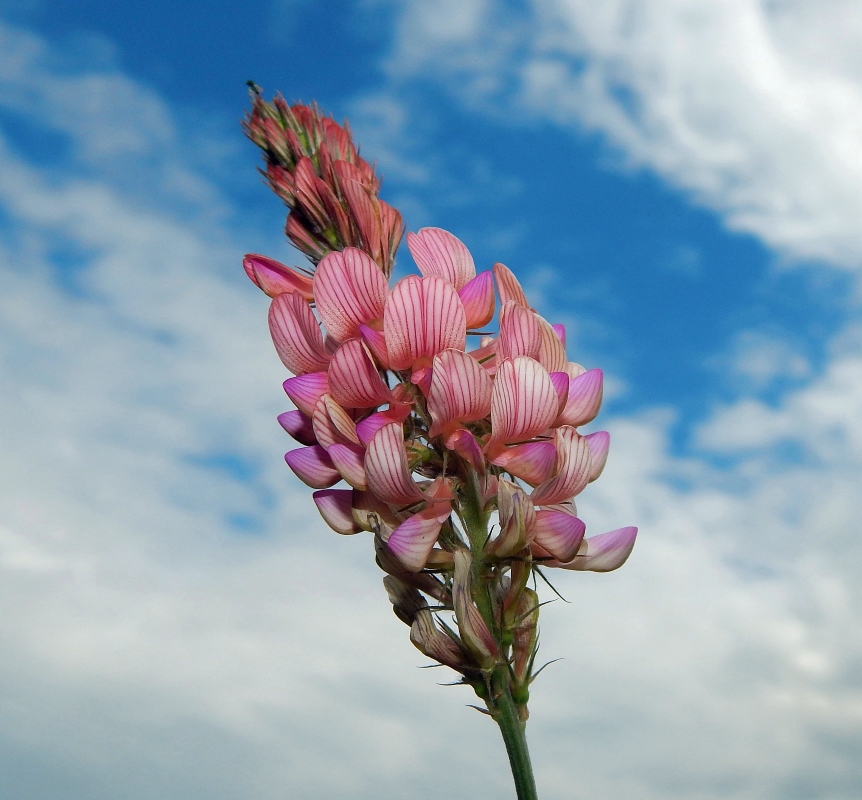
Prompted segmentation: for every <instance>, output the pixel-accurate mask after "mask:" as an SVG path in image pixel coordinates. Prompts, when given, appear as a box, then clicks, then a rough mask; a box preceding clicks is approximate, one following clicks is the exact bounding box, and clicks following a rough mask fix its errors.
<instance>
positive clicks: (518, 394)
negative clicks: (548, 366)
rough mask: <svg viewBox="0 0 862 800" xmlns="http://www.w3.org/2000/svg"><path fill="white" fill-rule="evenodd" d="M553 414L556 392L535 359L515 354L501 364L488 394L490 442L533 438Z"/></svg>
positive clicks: (549, 422)
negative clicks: (489, 397) (515, 355)
mask: <svg viewBox="0 0 862 800" xmlns="http://www.w3.org/2000/svg"><path fill="white" fill-rule="evenodd" d="M556 416H557V393H556V392H555V391H554V384H553V383H551V379H550V377H549V376H548V373H547V371H546V370H545V368H544V367H543V366H542V365H541V364H540V363H539V362H538V361H534V360H533V359H532V358H527V357H526V356H518V357H517V358H515V359H514V360H511V361H504V362H503V363H502V364H500V366H499V367H498V368H497V377H496V379H495V380H494V389H493V392H492V394H491V432H492V441H493V442H498V443H499V442H503V443H507V444H508V443H516V442H523V441H524V440H526V439H532V438H533V437H534V436H536V435H537V434H539V433H541V432H542V431H544V430H547V429H548V428H549V427H550V425H551V423H552V422H553V421H554V419H555V418H556ZM489 444H490V443H489Z"/></svg>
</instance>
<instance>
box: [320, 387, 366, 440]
mask: <svg viewBox="0 0 862 800" xmlns="http://www.w3.org/2000/svg"><path fill="white" fill-rule="evenodd" d="M311 424H312V427H313V429H314V436H315V438H316V439H317V443H318V444H319V445H320V446H321V447H322V448H324V449H325V450H328V449H329V448H330V446H331V445H333V444H359V437H358V436H357V434H356V423H355V422H354V421H353V420H352V419H351V418H350V415H349V414H348V413H347V412H346V411H345V410H344V409H343V408H342V407H341V406H340V405H338V403H336V402H335V400H333V399H332V395H330V394H324V395H321V397H320V399H319V400H318V401H317V405H315V407H314V413H313V414H312V415H311Z"/></svg>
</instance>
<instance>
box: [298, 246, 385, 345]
mask: <svg viewBox="0 0 862 800" xmlns="http://www.w3.org/2000/svg"><path fill="white" fill-rule="evenodd" d="M314 298H315V302H316V305H317V313H318V314H320V318H321V319H322V320H323V324H324V325H325V326H326V330H328V331H329V333H331V334H332V335H333V336H334V337H335V338H336V339H338V340H339V341H342V342H343V341H345V340H346V339H352V338H354V337H356V336H358V335H359V326H360V325H363V324H367V323H368V322H370V321H371V320H373V319H378V318H379V317H380V316H381V315H382V314H383V303H384V301H385V299H386V276H385V275H384V274H383V272H382V270H381V269H380V267H378V266H377V264H375V263H374V261H372V260H371V258H370V257H369V256H368V255H366V254H365V253H363V252H362V251H361V250H358V249H357V248H355V247H346V248H344V250H341V251H338V252H333V253H329V254H328V255H327V256H326V257H325V258H324V259H323V260H322V261H321V262H320V264H318V266H317V271H316V272H315V273H314Z"/></svg>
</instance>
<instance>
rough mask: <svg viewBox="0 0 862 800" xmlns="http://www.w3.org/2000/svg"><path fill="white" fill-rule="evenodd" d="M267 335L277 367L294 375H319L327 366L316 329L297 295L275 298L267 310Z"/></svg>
mask: <svg viewBox="0 0 862 800" xmlns="http://www.w3.org/2000/svg"><path fill="white" fill-rule="evenodd" d="M269 333H270V335H271V336H272V342H273V344H274V345H275V351H276V352H277V353H278V357H279V358H280V359H281V363H282V364H284V366H286V367H287V368H288V369H289V370H290V371H291V372H292V373H294V374H295V375H305V374H306V373H308V372H320V371H321V370H325V369H326V367H327V365H328V364H329V355H327V353H326V350H325V349H324V347H323V334H322V333H321V332H320V325H319V324H318V322H317V320H316V319H315V317H314V312H312V310H311V308H309V305H308V303H307V302H306V301H305V300H304V299H303V298H302V296H301V295H298V294H295V293H294V292H286V293H285V294H279V295H276V297H275V298H274V299H273V301H272V303H271V304H270V307H269Z"/></svg>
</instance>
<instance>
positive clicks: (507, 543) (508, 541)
mask: <svg viewBox="0 0 862 800" xmlns="http://www.w3.org/2000/svg"><path fill="white" fill-rule="evenodd" d="M497 509H498V511H499V515H500V534H499V536H497V538H496V539H494V541H493V542H492V544H491V550H492V552H493V553H494V554H495V555H497V556H509V555H513V554H514V553H517V552H518V551H519V550H523V549H524V548H525V547H526V546H527V545H528V544H529V543H530V542H531V541H532V540H533V536H534V534H535V529H536V509H535V508H534V507H533V501H532V500H530V498H529V497H527V495H526V494H525V493H524V490H523V489H521V487H520V486H518V485H516V484H514V483H511V482H510V481H507V480H505V479H500V482H499V484H498V489H497Z"/></svg>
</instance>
